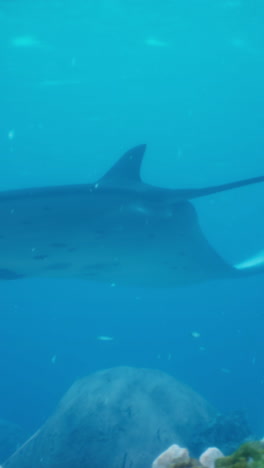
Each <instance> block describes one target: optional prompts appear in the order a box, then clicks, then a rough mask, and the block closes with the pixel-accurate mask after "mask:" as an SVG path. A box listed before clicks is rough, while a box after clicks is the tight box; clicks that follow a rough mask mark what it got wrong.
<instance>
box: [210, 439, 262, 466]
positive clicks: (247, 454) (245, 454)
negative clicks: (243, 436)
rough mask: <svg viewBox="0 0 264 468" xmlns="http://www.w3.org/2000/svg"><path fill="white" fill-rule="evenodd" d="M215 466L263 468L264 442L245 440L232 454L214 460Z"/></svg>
mask: <svg viewBox="0 0 264 468" xmlns="http://www.w3.org/2000/svg"><path fill="white" fill-rule="evenodd" d="M215 465H216V468H264V444H263V443H262V442H247V443H245V444H243V445H241V447H239V448H238V450H236V452H234V453H233V454H232V455H229V456H227V457H223V458H220V459H218V460H217V461H216V464H215Z"/></svg>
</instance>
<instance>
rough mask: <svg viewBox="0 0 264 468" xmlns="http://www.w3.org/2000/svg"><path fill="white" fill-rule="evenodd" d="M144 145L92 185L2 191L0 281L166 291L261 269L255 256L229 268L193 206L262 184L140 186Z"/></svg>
mask: <svg viewBox="0 0 264 468" xmlns="http://www.w3.org/2000/svg"><path fill="white" fill-rule="evenodd" d="M144 151H145V145H141V146H137V147H135V148H133V149H131V150H130V151H128V152H127V153H126V154H124V156H123V157H122V158H121V159H120V160H119V161H118V162H117V163H116V164H115V165H114V166H113V167H112V168H111V169H110V170H109V171H108V172H107V173H106V175H105V176H104V177H102V178H101V179H100V180H99V181H98V182H97V183H95V184H87V185H69V186H61V187H46V188H33V189H25V190H13V191H6V192H2V193H0V279H2V280H12V279H19V278H27V277H71V278H86V279H88V280H91V281H106V282H109V283H111V284H117V285H118V284H131V285H138V286H155V287H161V286H167V287H174V286H177V285H184V284H187V285H188V284H192V283H198V282H202V281H207V280H212V279H217V278H235V277H242V276H245V275H249V274H253V273H257V272H260V271H262V270H263V263H264V260H263V259H262V258H260V257H257V258H256V259H255V261H248V262H245V263H244V264H241V265H240V266H237V267H235V266H232V265H229V264H228V263H226V262H225V261H224V259H222V258H221V257H220V256H219V255H218V254H217V252H216V251H215V250H214V249H213V248H212V247H211V246H210V244H209V243H208V241H207V240H206V238H205V237H204V235H203V233H202V231H201V229H200V227H199V223H198V219H197V215H196V211H195V209H194V207H193V205H192V204H191V203H190V201H189V200H191V199H194V198H198V197H202V196H205V195H210V194H214V193H217V192H221V191H225V190H230V189H234V188H238V187H242V186H244V185H249V184H254V183H258V182H263V181H264V177H256V178H253V179H247V180H242V181H239V182H234V183H229V184H225V185H220V186H215V187H209V188H204V189H190V190H187V189H186V190H170V189H162V188H157V187H153V186H150V185H148V184H145V183H144V182H142V180H141V178H140V167H141V162H142V158H143V155H144Z"/></svg>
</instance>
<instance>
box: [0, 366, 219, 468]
mask: <svg viewBox="0 0 264 468" xmlns="http://www.w3.org/2000/svg"><path fill="white" fill-rule="evenodd" d="M215 416H216V412H215V410H214V409H213V408H212V407H211V406H210V405H209V404H208V403H207V402H206V401H205V400H204V399H203V398H202V397H201V396H200V395H198V394H197V393H196V392H194V391H193V390H192V389H191V388H189V387H188V386H186V385H184V384H182V383H180V382H178V381H177V380H175V379H174V378H173V377H170V376H169V375H167V374H165V373H163V372H161V371H158V370H149V369H134V368H129V367H118V368H113V369H107V370H103V371H100V372H96V373H95V374H92V375H90V376H89V377H86V378H84V379H81V380H78V381H77V382H76V383H74V385H73V386H72V387H71V388H70V389H69V391H68V392H67V393H66V395H65V396H64V398H63V399H62V400H61V402H60V403H59V405H58V408H57V410H56V411H55V413H54V414H53V416H51V417H50V419H48V421H47V422H46V423H45V424H44V426H43V427H42V428H41V429H40V430H39V431H38V432H37V433H36V434H35V435H34V436H33V437H32V438H31V439H29V441H28V442H27V443H26V444H24V446H22V447H21V448H20V449H19V450H17V452H15V453H14V455H13V456H12V457H11V458H9V460H7V462H6V463H5V464H4V468H33V467H34V468H148V467H150V466H151V463H152V461H153V460H154V458H155V457H156V456H157V455H158V454H160V453H161V452H162V451H164V450H165V449H166V448H167V447H168V446H170V445H171V444H174V443H177V444H179V445H181V446H183V447H188V446H189V445H190V442H191V440H192V437H193V431H194V428H197V427H199V425H201V426H203V427H204V425H205V424H207V423H209V421H210V420H211V419H212V418H213V417H215Z"/></svg>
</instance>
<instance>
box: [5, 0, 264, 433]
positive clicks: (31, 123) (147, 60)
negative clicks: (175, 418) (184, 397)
mask: <svg viewBox="0 0 264 468" xmlns="http://www.w3.org/2000/svg"><path fill="white" fill-rule="evenodd" d="M263 24H264V4H263V2H262V1H260V0H253V1H250V2H249V1H247V0H214V1H212V0H200V1H197V0H184V1H183V0H182V1H180V0H179V1H176V0H89V1H87V0H86V1H85V0H75V2H72V1H70V0H65V1H56V0H0V67H1V68H0V190H8V189H15V188H23V187H38V186H47V185H62V184H74V183H75V184H76V183H86V182H93V181H95V180H97V179H98V178H99V177H101V176H102V175H103V174H104V172H105V171H106V170H107V169H108V168H109V167H111V165H112V164H113V163H114V162H115V161H116V160H117V158H118V157H120V156H121V155H122V153H123V152H124V151H126V150H127V149H129V148H130V147H132V146H134V145H137V144H140V143H147V145H148V146H147V153H146V157H145V159H144V163H143V168H142V178H143V179H144V180H145V181H147V182H149V183H151V184H153V185H156V186H161V187H170V188H185V187H187V188H189V187H204V186H209V185H214V184H220V183H226V182H230V181H233V180H239V179H243V178H249V177H255V176H258V175H263V174H264V157H263V155H264V132H263V123H264V113H263V108H264V87H263V83H264V34H263ZM194 205H195V207H196V208H197V211H198V215H199V219H200V223H201V226H202V229H203V232H204V233H205V235H206V237H207V238H208V239H209V241H210V242H211V244H212V245H213V246H214V247H215V248H216V250H217V251H218V252H219V253H220V254H221V255H222V256H223V257H224V258H225V259H226V260H228V261H229V262H230V263H232V264H233V263H237V262H240V261H242V260H244V259H246V258H248V257H250V256H252V255H255V254H256V253H258V252H259V251H261V250H263V249H264V219H263V210H264V185H263V184H259V185H256V186H250V187H246V188H241V189H238V190H236V191H231V192H225V193H221V194H218V195H214V196H210V197H206V198H202V199H200V200H197V201H195V202H194ZM0 223H1V220H0ZM0 264H1V259H0ZM263 334H264V290H263V276H261V275H259V276H255V277H252V278H247V279H243V280H237V281H231V280H228V281H227V280H226V281H217V282H212V283H207V284H203V285H198V286H191V287H185V288H177V289H175V290H164V289H160V290H158V289H142V288H141V289H140V288H134V287H127V288H125V287H120V286H118V285H116V287H115V288H113V287H111V285H110V284H109V285H108V284H97V283H92V282H89V281H81V280H80V281H79V280H78V281H77V280H63V281H62V280H47V279H45V280H43V279H41V280H35V279H34V280H33V279H32V280H23V281H17V282H16V281H10V282H1V283H0V382H1V384H0V418H3V419H7V420H10V421H13V422H16V423H18V424H19V425H21V426H22V427H25V428H26V429H27V430H28V431H29V432H32V431H33V430H35V429H37V428H38V427H39V426H40V425H41V424H42V423H43V422H44V421H45V419H46V418H47V417H48V416H49V415H50V413H51V412H52V411H53V409H54V407H55V406H56V404H57V402H58V401H59V399H60V397H61V396H62V395H63V394H64V393H65V391H66V390H67V389H68V387H69V386H70V385H71V384H72V383H73V381H74V380H76V379H77V378H79V377H82V376H84V375H87V374H89V373H90V372H93V371H95V370H98V369H103V368H107V367H112V366H118V365H129V366H136V367H149V368H158V369H161V370H164V371H166V372H168V373H169V374H171V375H173V376H174V377H176V378H177V379H179V380H181V381H183V382H185V383H187V384H189V385H191V386H192V387H193V388H194V389H195V390H196V391H198V392H200V393H201V394H202V395H203V396H204V397H205V398H206V399H207V400H208V401H210V402H211V403H212V404H213V405H215V406H216V407H217V408H218V409H219V411H222V412H229V411H233V410H237V409H239V410H240V409H242V410H244V411H245V413H246V416H247V419H248V421H249V423H250V426H251V428H252V431H253V432H254V433H255V434H257V435H258V436H263V435H264V408H263V392H264V359H263V356H264V339H263Z"/></svg>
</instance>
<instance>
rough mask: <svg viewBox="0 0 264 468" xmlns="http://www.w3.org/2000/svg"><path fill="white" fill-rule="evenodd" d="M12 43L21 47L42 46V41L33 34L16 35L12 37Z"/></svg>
mask: <svg viewBox="0 0 264 468" xmlns="http://www.w3.org/2000/svg"><path fill="white" fill-rule="evenodd" d="M11 45H12V46H13V47H19V48H32V47H40V45H41V43H40V41H39V40H38V39H36V38H35V37H33V36H16V37H13V39H11Z"/></svg>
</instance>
